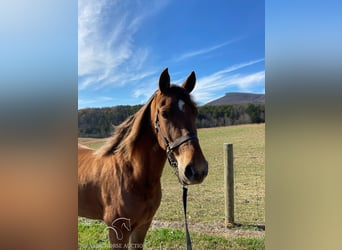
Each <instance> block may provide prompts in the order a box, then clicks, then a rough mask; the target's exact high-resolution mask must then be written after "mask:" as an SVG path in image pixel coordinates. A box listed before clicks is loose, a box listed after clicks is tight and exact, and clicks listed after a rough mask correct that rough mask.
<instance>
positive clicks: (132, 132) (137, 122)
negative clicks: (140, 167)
mask: <svg viewBox="0 0 342 250" xmlns="http://www.w3.org/2000/svg"><path fill="white" fill-rule="evenodd" d="M153 97H154V95H153V96H152V97H151V98H150V100H149V101H148V102H147V103H146V104H145V105H144V106H142V107H141V108H140V109H139V110H138V112H137V113H135V114H134V115H131V116H130V117H128V118H127V119H126V120H125V121H124V122H123V123H121V124H120V125H119V126H118V127H117V128H116V129H115V132H114V134H113V136H112V137H111V138H109V139H108V141H107V142H106V144H105V145H103V146H102V147H101V148H100V149H98V150H97V151H96V154H97V155H98V156H106V155H110V154H113V153H129V152H130V151H131V149H132V148H133V145H134V143H135V142H136V141H137V139H138V138H139V137H140V135H141V133H142V132H143V130H144V128H145V127H146V124H148V122H147V121H145V119H147V118H148V117H149V116H148V114H149V112H150V103H151V102H152V100H153ZM144 126H145V127H144Z"/></svg>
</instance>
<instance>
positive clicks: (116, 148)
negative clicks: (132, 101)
mask: <svg viewBox="0 0 342 250" xmlns="http://www.w3.org/2000/svg"><path fill="white" fill-rule="evenodd" d="M195 83H196V76H195V72H194V71H193V72H192V73H191V74H190V75H189V76H188V77H187V79H186V80H185V82H184V83H183V84H182V85H181V86H178V85H175V84H171V83H170V75H169V73H168V69H167V68H166V69H165V70H164V71H163V72H162V73H161V75H160V78H159V88H158V90H157V91H156V92H155V93H154V94H153V95H152V96H151V98H150V99H149V100H148V101H147V103H146V104H145V105H144V106H142V108H141V109H140V110H139V111H138V112H137V113H136V114H135V115H132V116H130V117H129V118H127V120H126V121H124V122H123V123H122V124H121V125H119V126H118V127H117V129H116V130H115V132H114V134H113V136H112V137H110V138H109V139H108V141H107V143H106V144H105V145H104V146H102V147H101V148H100V149H98V150H92V149H90V148H87V147H86V146H83V145H79V146H78V215H79V216H81V217H86V218H90V219H99V220H103V221H104V222H105V223H106V224H107V225H108V230H109V240H110V243H111V247H112V249H128V247H131V248H132V249H141V248H142V247H143V243H144V239H145V235H146V233H147V230H148V228H149V227H150V224H151V222H152V218H153V216H154V214H155V213H156V211H157V209H158V207H159V205H160V201H161V196H162V194H161V182H160V178H161V175H162V171H163V168H164V165H165V162H166V159H168V160H169V162H170V164H171V166H173V167H174V168H176V169H177V171H176V172H177V176H178V180H179V182H180V183H181V184H183V185H191V184H199V183H201V182H202V181H203V180H204V179H205V177H206V176H207V174H208V162H207V160H206V159H205V157H204V155H203V152H202V150H201V147H200V144H199V140H198V137H197V128H196V124H195V120H196V115H197V108H196V105H195V103H194V102H193V101H192V98H191V96H190V92H191V91H192V90H193V89H194V87H195Z"/></svg>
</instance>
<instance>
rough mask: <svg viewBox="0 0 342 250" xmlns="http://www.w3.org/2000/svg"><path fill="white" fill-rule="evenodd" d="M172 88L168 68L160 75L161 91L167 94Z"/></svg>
mask: <svg viewBox="0 0 342 250" xmlns="http://www.w3.org/2000/svg"><path fill="white" fill-rule="evenodd" d="M169 88H170V75H169V71H168V68H166V69H164V71H163V72H162V73H161V74H160V78H159V89H160V91H161V92H162V93H165V92H167V90H168V89H169Z"/></svg>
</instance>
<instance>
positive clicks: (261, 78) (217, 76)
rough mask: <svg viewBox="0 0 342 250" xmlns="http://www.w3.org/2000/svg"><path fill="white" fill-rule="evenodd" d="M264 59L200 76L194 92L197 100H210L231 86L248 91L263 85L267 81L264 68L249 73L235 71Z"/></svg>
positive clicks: (204, 101)
mask: <svg viewBox="0 0 342 250" xmlns="http://www.w3.org/2000/svg"><path fill="white" fill-rule="evenodd" d="M262 61H264V59H258V60H253V61H249V62H245V63H241V64H237V65H233V66H230V67H228V68H226V69H223V70H220V71H217V72H214V73H212V74H210V75H208V76H204V77H202V78H199V79H198V80H197V84H196V85H197V86H196V88H195V90H194V93H193V95H194V97H195V99H196V101H198V102H200V103H206V102H209V101H211V100H213V99H215V98H218V97H220V96H222V95H223V94H224V93H222V92H223V91H226V90H228V89H229V88H234V89H239V90H240V91H244V92H248V91H251V90H252V89H253V88H255V87H257V86H260V85H263V84H264V82H265V71H264V70H262V71H257V72H253V73H248V74H247V73H235V72H234V71H238V70H239V69H242V68H244V67H247V66H250V65H253V64H256V63H259V62H262ZM232 72H234V74H232Z"/></svg>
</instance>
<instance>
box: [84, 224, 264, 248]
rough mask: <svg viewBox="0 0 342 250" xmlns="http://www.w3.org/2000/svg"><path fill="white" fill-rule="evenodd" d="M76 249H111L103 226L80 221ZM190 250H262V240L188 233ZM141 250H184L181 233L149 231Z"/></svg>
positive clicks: (184, 241)
mask: <svg viewBox="0 0 342 250" xmlns="http://www.w3.org/2000/svg"><path fill="white" fill-rule="evenodd" d="M78 232H79V233H78V236H79V238H78V246H79V249H110V248H109V240H108V233H107V230H106V225H105V224H104V223H102V222H98V221H93V220H86V219H83V218H80V219H79V223H78ZM190 234H191V241H192V246H193V249H251V250H252V249H265V239H264V237H258V238H242V237H238V238H230V239H227V238H225V237H222V236H213V235H206V234H203V233H193V232H191V233H190ZM144 249H186V239H185V233H184V231H183V230H179V229H167V228H159V229H153V230H149V231H148V233H147V235H146V238H145V242H144Z"/></svg>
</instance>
